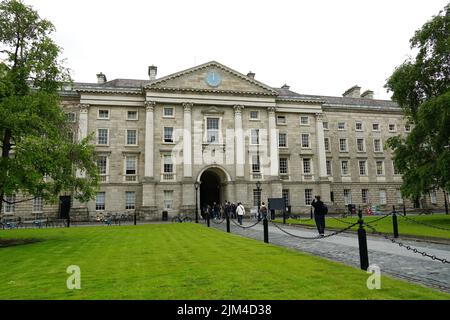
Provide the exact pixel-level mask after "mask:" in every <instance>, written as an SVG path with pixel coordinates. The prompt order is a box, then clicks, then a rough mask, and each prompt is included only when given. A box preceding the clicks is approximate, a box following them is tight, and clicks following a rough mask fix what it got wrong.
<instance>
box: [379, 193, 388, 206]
mask: <svg viewBox="0 0 450 320" xmlns="http://www.w3.org/2000/svg"><path fill="white" fill-rule="evenodd" d="M386 203H387V199H386V190H384V189H381V190H380V204H382V205H384V204H386Z"/></svg>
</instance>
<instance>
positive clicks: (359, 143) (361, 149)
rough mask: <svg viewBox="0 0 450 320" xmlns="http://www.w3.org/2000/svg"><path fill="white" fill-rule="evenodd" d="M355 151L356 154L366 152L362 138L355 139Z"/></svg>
mask: <svg viewBox="0 0 450 320" xmlns="http://www.w3.org/2000/svg"><path fill="white" fill-rule="evenodd" d="M356 150H357V151H358V152H365V151H366V144H365V142H364V138H357V139H356Z"/></svg>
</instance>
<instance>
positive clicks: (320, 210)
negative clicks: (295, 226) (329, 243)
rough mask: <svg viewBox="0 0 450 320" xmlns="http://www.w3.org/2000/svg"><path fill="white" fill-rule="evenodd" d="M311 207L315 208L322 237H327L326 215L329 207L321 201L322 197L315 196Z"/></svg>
mask: <svg viewBox="0 0 450 320" xmlns="http://www.w3.org/2000/svg"><path fill="white" fill-rule="evenodd" d="M311 206H312V207H313V208H314V220H315V221H316V226H317V230H318V231H319V235H320V236H321V237H323V236H325V215H326V214H327V213H328V207H327V206H326V204H325V203H323V202H322V201H321V200H320V196H315V197H314V200H313V202H312V203H311Z"/></svg>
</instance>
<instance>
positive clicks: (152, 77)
mask: <svg viewBox="0 0 450 320" xmlns="http://www.w3.org/2000/svg"><path fill="white" fill-rule="evenodd" d="M157 73H158V67H156V66H153V65H152V66H150V67H148V76H149V77H150V80H155V79H156V74H157Z"/></svg>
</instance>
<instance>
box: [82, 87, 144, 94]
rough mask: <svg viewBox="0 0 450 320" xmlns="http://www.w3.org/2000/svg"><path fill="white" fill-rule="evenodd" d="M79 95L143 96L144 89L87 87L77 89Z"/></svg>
mask: <svg viewBox="0 0 450 320" xmlns="http://www.w3.org/2000/svg"><path fill="white" fill-rule="evenodd" d="M75 91H76V92H78V93H102V94H128V95H143V90H142V89H127V88H99V87H85V88H80V87H78V88H75Z"/></svg>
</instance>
